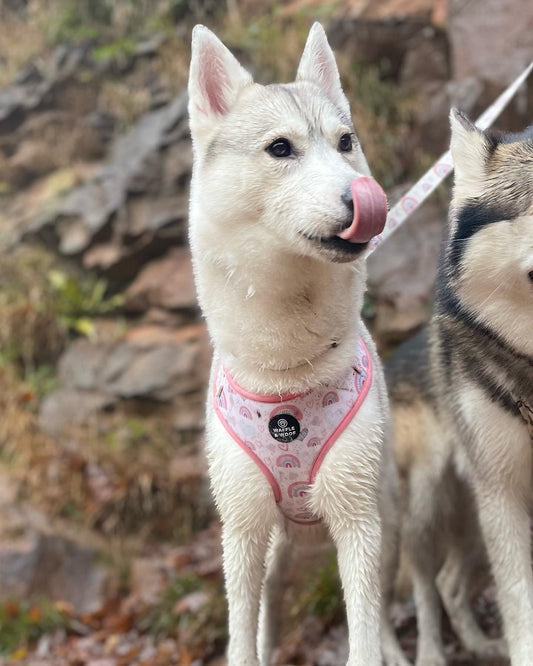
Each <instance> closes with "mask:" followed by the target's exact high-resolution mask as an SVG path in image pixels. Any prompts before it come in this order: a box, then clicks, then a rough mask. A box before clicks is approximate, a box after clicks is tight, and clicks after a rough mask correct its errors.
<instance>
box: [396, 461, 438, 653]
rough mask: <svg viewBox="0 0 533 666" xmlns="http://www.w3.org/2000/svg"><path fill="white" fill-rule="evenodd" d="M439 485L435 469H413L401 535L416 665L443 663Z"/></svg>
mask: <svg viewBox="0 0 533 666" xmlns="http://www.w3.org/2000/svg"><path fill="white" fill-rule="evenodd" d="M441 487H442V478H441V475H440V474H439V472H438V470H437V471H436V472H434V474H430V469H429V468H425V467H420V468H419V469H418V468H417V469H415V470H413V472H412V474H411V479H410V496H409V504H408V511H407V514H406V516H405V531H404V535H405V540H406V546H407V551H408V553H409V560H410V563H411V574H412V580H413V592H414V598H415V605H416V618H417V623H418V643H417V651H416V665H417V666H446V658H445V656H444V646H443V644H442V636H441V627H440V620H441V605H440V598H439V594H438V591H437V585H436V580H435V579H436V576H437V572H438V570H439V568H440V566H441V562H442V559H441V557H440V544H439V538H438V536H439V535H438V533H437V532H438V529H439V527H440V526H441V524H442V517H441V516H440V515H439V510H438V506H436V504H437V501H436V498H440V496H441V494H442V490H441Z"/></svg>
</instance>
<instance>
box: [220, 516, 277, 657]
mask: <svg viewBox="0 0 533 666" xmlns="http://www.w3.org/2000/svg"><path fill="white" fill-rule="evenodd" d="M271 528H272V525H271V524H264V525H259V524H258V525H256V529H254V530H253V531H252V530H243V529H239V528H237V527H235V526H233V525H231V523H230V524H227V523H226V524H224V525H223V528H222V545H223V552H224V575H225V579H226V594H227V598H228V609H229V645H228V666H259V660H258V658H257V653H256V646H257V627H258V615H259V599H260V596H261V586H262V583H263V572H264V565H265V557H266V553H267V548H268V540H269V535H270V532H271Z"/></svg>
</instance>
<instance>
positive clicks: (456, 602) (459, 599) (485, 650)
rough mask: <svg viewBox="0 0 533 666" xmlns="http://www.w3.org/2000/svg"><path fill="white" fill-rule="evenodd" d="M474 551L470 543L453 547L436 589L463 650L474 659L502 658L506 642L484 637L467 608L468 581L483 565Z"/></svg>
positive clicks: (469, 607) (468, 600) (441, 571)
mask: <svg viewBox="0 0 533 666" xmlns="http://www.w3.org/2000/svg"><path fill="white" fill-rule="evenodd" d="M480 538H481V536H480ZM469 545H470V546H471V548H468V546H469ZM475 550H476V547H475V544H472V543H471V541H470V542H468V541H467V542H461V543H460V544H454V545H452V547H451V548H450V550H449V551H448V554H447V556H446V561H445V563H444V566H443V567H442V569H441V570H440V572H439V575H438V577H437V586H438V589H439V592H440V595H441V597H442V601H443V604H444V607H445V608H446V612H447V614H448V617H449V619H450V622H451V624H452V627H453V629H454V631H455V633H456V634H457V635H458V636H459V638H460V639H461V642H462V643H463V645H464V647H465V648H466V649H467V650H469V651H470V652H472V653H473V654H475V655H476V656H477V657H482V658H489V659H490V658H493V657H496V658H502V659H504V658H506V657H507V648H506V646H505V641H504V640H503V639H495V638H489V637H488V636H486V635H485V634H484V633H483V631H482V630H481V629H480V627H479V625H478V624H477V622H476V619H475V617H474V613H473V612H472V608H471V606H470V599H471V590H472V585H471V581H472V580H474V579H475V578H476V577H477V576H478V575H479V572H478V571H477V570H476V569H477V568H478V567H480V566H481V567H482V566H483V563H482V561H481V557H476V555H475Z"/></svg>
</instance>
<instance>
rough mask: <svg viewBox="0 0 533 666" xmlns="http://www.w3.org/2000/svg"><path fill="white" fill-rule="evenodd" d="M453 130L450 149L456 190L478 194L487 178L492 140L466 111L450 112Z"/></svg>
mask: <svg viewBox="0 0 533 666" xmlns="http://www.w3.org/2000/svg"><path fill="white" fill-rule="evenodd" d="M450 126H451V131H452V137H451V143H450V150H451V153H452V158H453V164H454V169H455V191H456V194H459V196H461V195H462V193H463V192H465V193H467V192H468V193H469V194H470V196H476V194H477V193H478V191H479V190H480V188H482V185H483V183H484V179H485V167H486V163H487V159H488V158H489V155H490V141H489V139H488V138H487V136H486V135H485V133H484V132H482V131H481V130H479V129H478V128H477V127H476V126H475V125H474V123H473V122H472V121H471V120H469V119H468V118H467V117H466V116H465V115H464V113H461V112H460V111H458V110H457V109H455V108H454V109H452V110H451V112H450Z"/></svg>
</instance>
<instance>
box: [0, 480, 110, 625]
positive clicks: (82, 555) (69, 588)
mask: <svg viewBox="0 0 533 666" xmlns="http://www.w3.org/2000/svg"><path fill="white" fill-rule="evenodd" d="M0 486H1V489H0V525H1V534H0V600H2V601H6V600H8V599H13V598H18V599H36V600H37V599H39V598H42V597H47V598H50V599H52V600H58V601H66V602H67V603H70V604H72V605H73V607H74V609H75V610H76V612H77V613H86V612H93V611H95V610H97V609H98V608H100V607H101V606H102V605H103V604H104V602H105V601H106V600H107V599H109V598H110V597H111V596H112V595H113V594H114V593H115V592H116V579H115V577H114V575H113V574H112V572H111V571H110V570H109V569H107V568H106V567H104V566H103V565H102V564H101V562H99V561H98V557H97V553H96V551H94V550H93V549H92V548H89V547H86V546H82V545H80V544H77V543H74V541H72V540H71V539H70V538H67V537H64V536H62V535H59V534H57V533H54V531H53V530H52V528H51V526H50V523H49V520H48V519H47V518H46V516H44V514H41V513H40V512H38V511H36V510H35V509H30V508H29V507H25V506H23V505H21V504H20V502H18V501H17V498H16V490H15V488H14V487H13V486H11V484H10V482H9V480H8V479H6V478H5V477H4V476H3V475H0ZM10 488H11V489H10ZM6 489H7V491H6Z"/></svg>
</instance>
